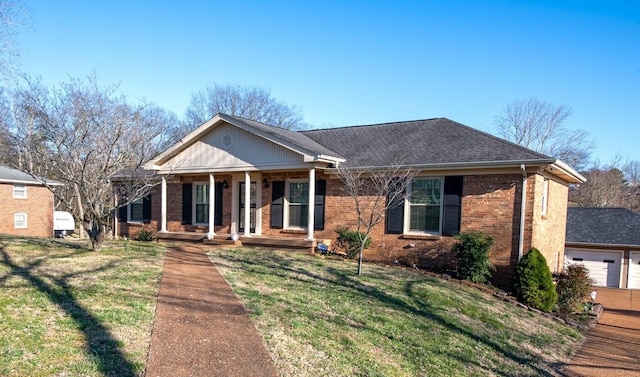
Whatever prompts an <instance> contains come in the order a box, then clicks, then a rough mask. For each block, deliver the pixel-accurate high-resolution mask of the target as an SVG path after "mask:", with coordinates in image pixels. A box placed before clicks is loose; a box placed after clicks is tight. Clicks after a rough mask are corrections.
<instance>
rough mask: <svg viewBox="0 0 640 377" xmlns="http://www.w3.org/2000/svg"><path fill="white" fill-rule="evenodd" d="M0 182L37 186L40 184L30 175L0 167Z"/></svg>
mask: <svg viewBox="0 0 640 377" xmlns="http://www.w3.org/2000/svg"><path fill="white" fill-rule="evenodd" d="M0 182H7V183H22V184H31V185H39V184H40V182H39V181H38V180H37V179H35V178H33V177H32V176H31V175H29V174H27V173H25V172H23V171H20V170H17V169H13V168H10V167H7V166H1V165H0Z"/></svg>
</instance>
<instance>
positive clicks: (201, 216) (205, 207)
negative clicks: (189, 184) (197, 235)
mask: <svg viewBox="0 0 640 377" xmlns="http://www.w3.org/2000/svg"><path fill="white" fill-rule="evenodd" d="M193 189H194V190H195V195H194V197H195V200H194V207H195V216H196V218H195V223H196V224H208V223H209V185H208V184H201V183H195V184H194V185H193Z"/></svg>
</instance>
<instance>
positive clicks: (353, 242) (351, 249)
mask: <svg viewBox="0 0 640 377" xmlns="http://www.w3.org/2000/svg"><path fill="white" fill-rule="evenodd" d="M336 233H338V238H337V239H336V248H337V249H339V250H342V251H344V252H345V253H346V254H347V258H349V259H353V258H355V257H356V256H357V255H358V253H360V244H361V242H362V241H360V240H362V239H364V237H365V235H366V234H365V233H364V232H360V234H359V235H358V232H357V231H355V230H349V228H339V229H338V230H336ZM369 245H371V238H368V239H367V242H365V244H364V248H365V249H368V248H369Z"/></svg>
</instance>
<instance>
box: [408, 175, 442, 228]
mask: <svg viewBox="0 0 640 377" xmlns="http://www.w3.org/2000/svg"><path fill="white" fill-rule="evenodd" d="M442 182H443V179H442V178H418V179H415V180H413V182H411V185H410V186H409V187H408V198H407V200H408V204H409V211H408V212H409V213H408V216H409V221H408V222H409V233H438V234H439V233H440V218H441V215H442V211H441V205H440V204H441V203H442V200H441V199H442Z"/></svg>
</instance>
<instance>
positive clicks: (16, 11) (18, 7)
mask: <svg viewBox="0 0 640 377" xmlns="http://www.w3.org/2000/svg"><path fill="white" fill-rule="evenodd" d="M29 24H30V20H29V17H28V14H27V11H26V9H25V7H24V6H23V3H22V1H19V0H0V74H1V75H2V76H4V77H5V78H8V77H11V76H12V74H13V73H15V72H14V71H15V66H16V64H15V63H16V59H17V58H18V57H19V56H20V49H19V48H18V45H17V43H16V37H17V35H18V32H19V31H20V30H21V29H24V28H28V27H29Z"/></svg>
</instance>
